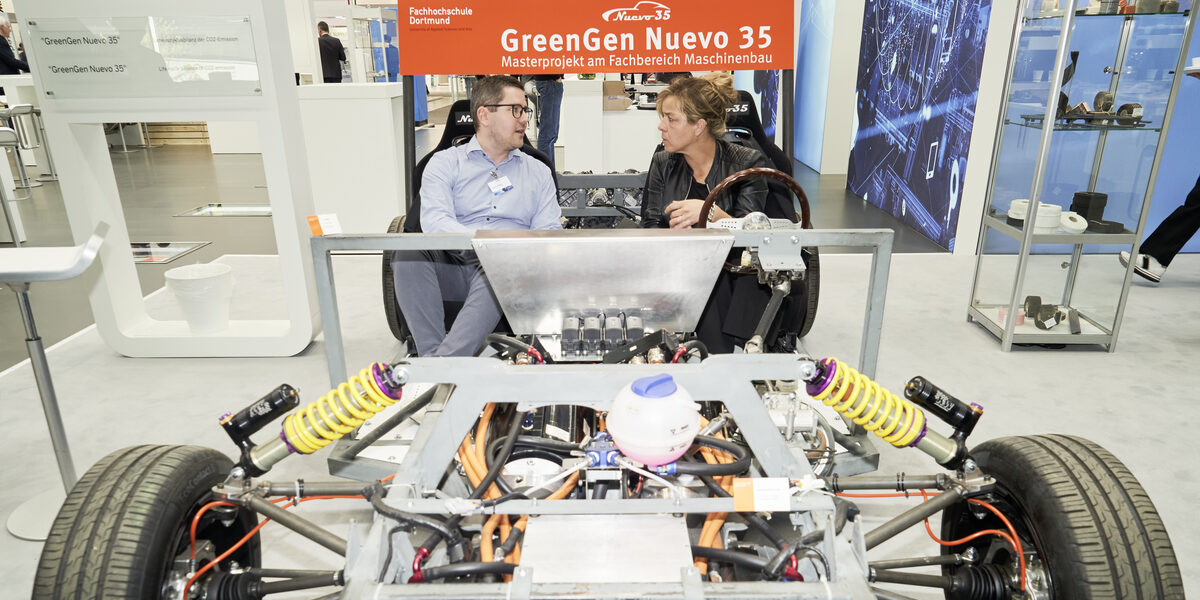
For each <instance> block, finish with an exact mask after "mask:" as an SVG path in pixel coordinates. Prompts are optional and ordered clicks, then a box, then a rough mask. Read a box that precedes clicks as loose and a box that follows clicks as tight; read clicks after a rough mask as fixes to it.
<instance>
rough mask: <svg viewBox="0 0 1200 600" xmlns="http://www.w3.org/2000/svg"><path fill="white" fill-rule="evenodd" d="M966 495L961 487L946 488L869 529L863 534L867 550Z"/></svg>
mask: <svg viewBox="0 0 1200 600" xmlns="http://www.w3.org/2000/svg"><path fill="white" fill-rule="evenodd" d="M965 495H966V491H965V490H964V489H963V488H961V487H954V488H951V489H949V490H946V491H944V492H942V493H940V494H938V495H936V496H934V497H933V498H930V499H929V500H926V501H925V502H922V503H921V504H918V505H916V506H914V507H912V508H910V509H908V510H906V511H904V512H902V513H900V515H899V516H897V517H896V518H894V519H892V520H890V521H888V522H887V523H884V524H883V525H880V526H879V527H876V528H875V529H872V530H871V531H868V532H867V534H866V535H865V536H863V543H865V544H866V546H867V550H870V549H871V548H874V547H875V546H878V545H879V544H882V543H883V542H886V541H888V540H890V539H892V538H893V537H896V535H897V534H899V533H900V532H902V531H904V530H905V529H908V528H909V527H912V526H913V525H916V524H917V523H920V522H921V521H924V520H925V519H928V518H929V517H932V516H933V515H934V514H935V513H937V512H938V511H941V510H942V509H944V508H946V507H948V506H950V505H951V504H954V503H955V502H958V501H959V500H961V499H962V498H963V497H964V496H965Z"/></svg>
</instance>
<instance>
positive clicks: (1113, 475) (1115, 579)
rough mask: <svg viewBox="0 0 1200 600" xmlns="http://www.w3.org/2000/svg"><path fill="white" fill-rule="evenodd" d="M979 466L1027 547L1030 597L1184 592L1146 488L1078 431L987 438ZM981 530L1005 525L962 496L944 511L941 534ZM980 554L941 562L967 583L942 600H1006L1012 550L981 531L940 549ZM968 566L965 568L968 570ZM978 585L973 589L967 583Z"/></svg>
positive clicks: (953, 536)
mask: <svg viewBox="0 0 1200 600" xmlns="http://www.w3.org/2000/svg"><path fill="white" fill-rule="evenodd" d="M971 456H972V458H973V459H974V460H975V461H976V462H977V463H978V465H979V467H980V469H981V470H982V471H983V472H984V473H985V474H987V475H991V476H992V477H994V478H995V479H996V489H995V490H994V491H993V492H992V493H990V494H987V495H986V496H984V497H981V499H982V500H985V501H987V502H989V503H991V504H992V505H993V506H995V507H996V508H997V509H999V510H1000V511H1001V512H1002V513H1004V514H1005V515H1006V516H1007V517H1008V519H1009V520H1010V521H1011V522H1012V524H1013V527H1014V528H1015V529H1016V531H1017V534H1018V535H1019V537H1020V539H1021V543H1022V546H1024V554H1025V559H1026V565H1027V566H1026V579H1027V581H1028V583H1027V589H1028V590H1030V591H1031V592H1033V593H1031V594H1030V595H1029V596H1028V597H1030V598H1052V599H1056V600H1057V599H1072V600H1073V599H1076V598H1078V599H1103V598H1145V599H1151V598H1154V599H1158V598H1179V599H1182V598H1183V579H1182V576H1181V574H1180V571H1179V563H1178V561H1177V560H1176V559H1175V552H1174V550H1173V549H1172V547H1171V540H1170V538H1169V537H1168V536H1167V531H1166V529H1165V528H1164V527H1163V523H1162V519H1161V518H1159V516H1158V512H1157V511H1156V510H1155V508H1154V504H1153V503H1152V502H1151V501H1150V497H1149V496H1148V495H1147V494H1146V491H1145V490H1144V489H1143V488H1142V486H1141V484H1139V483H1138V481H1137V479H1136V478H1134V476H1133V474H1132V473H1130V472H1129V469H1128V468H1126V467H1125V465H1124V464H1122V463H1121V461H1119V460H1117V458H1116V457H1115V456H1113V455H1112V454H1111V453H1109V452H1108V451H1107V450H1105V449H1103V448H1101V447H1100V446H1098V445H1096V444H1094V443H1092V442H1090V441H1088V440H1085V439H1083V438H1079V437H1073V436H1065V435H1035V436H1024V437H1010V438H1000V439H996V440H990V441H988V442H985V443H983V444H980V445H979V446H978V447H976V448H975V449H973V451H972V452H971ZM983 529H1000V530H1004V529H1005V527H1004V525H1003V524H1002V523H1001V522H1000V520H999V519H998V518H996V517H995V516H994V515H992V513H990V512H986V511H985V510H982V509H981V507H979V506H978V505H975V504H968V503H960V504H957V505H954V506H952V507H950V508H949V509H947V510H946V511H944V512H943V514H942V539H945V540H957V539H961V538H963V537H965V536H967V535H970V534H972V533H974V532H977V531H980V530H983ZM966 546H969V547H971V548H973V549H974V552H976V553H978V557H979V559H980V561H981V563H980V564H977V565H974V566H950V567H943V571H944V573H945V574H946V575H950V576H952V577H953V576H955V575H956V574H957V575H959V576H960V579H962V580H971V583H970V584H969V585H967V586H965V588H964V589H959V590H957V591H948V592H947V593H946V597H947V598H952V599H968V598H969V599H983V598H1007V597H1015V596H1016V594H1015V592H1014V591H1013V589H1012V588H1011V584H1009V585H1010V587H1009V588H1008V589H1007V591H1005V589H1004V584H1005V583H1008V582H1011V581H1012V580H1013V579H1014V574H1015V572H1016V570H1017V569H1015V568H1014V565H1015V560H1014V559H1015V553H1014V552H1012V550H1011V549H1010V546H1009V545H1008V544H1007V542H1004V541H1003V540H1002V539H1001V538H999V537H998V536H994V535H986V536H982V537H980V538H976V540H974V541H972V542H968V543H967V544H966V545H960V546H954V547H948V548H943V552H945V553H951V552H966V551H967V550H966ZM968 571H970V572H971V573H968ZM972 587H973V588H974V589H969V588H972Z"/></svg>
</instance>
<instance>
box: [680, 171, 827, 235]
mask: <svg viewBox="0 0 1200 600" xmlns="http://www.w3.org/2000/svg"><path fill="white" fill-rule="evenodd" d="M751 177H766V178H768V179H774V180H776V181H779V182H781V183H783V184H784V185H786V186H788V188H789V189H791V190H792V193H794V194H796V197H797V198H799V199H800V226H801V227H803V228H804V229H812V221H811V220H810V219H809V211H808V196H806V195H805V194H804V188H802V187H800V184H798V183H796V180H795V179H792V178H791V177H789V176H788V175H787V174H786V173H784V172H783V171H778V170H775V169H768V168H766V167H752V168H749V169H742V170H741V171H738V172H737V173H734V174H733V175H730V176H729V177H726V178H725V179H722V180H721V183H718V184H717V187H715V188H713V189H712V191H711V192H709V193H708V197H707V198H705V199H704V206H701V207H700V222H699V226H700V229H704V228H706V227H708V213H710V212H712V205H713V203H714V202H716V201H717V198H720V197H721V194H722V193H724V192H725V189H726V188H728V187H729V186H731V185H733V184H735V183H740V182H742V181H744V180H746V179H750V178H751Z"/></svg>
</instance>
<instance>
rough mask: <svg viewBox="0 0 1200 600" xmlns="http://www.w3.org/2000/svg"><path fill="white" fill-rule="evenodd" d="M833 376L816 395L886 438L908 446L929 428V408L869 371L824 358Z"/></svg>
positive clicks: (818, 398)
mask: <svg viewBox="0 0 1200 600" xmlns="http://www.w3.org/2000/svg"><path fill="white" fill-rule="evenodd" d="M824 366H825V370H826V373H829V372H831V371H832V374H831V375H827V376H828V377H830V378H831V379H832V381H830V382H829V384H828V385H826V386H825V389H823V390H821V391H820V392H819V393H817V394H816V395H814V396H813V398H815V399H817V400H820V401H821V402H824V403H825V406H830V407H833V410H836V411H838V412H839V413H841V414H842V415H844V416H846V417H847V418H849V419H851V420H853V421H854V424H856V425H861V426H862V427H863V429H866V430H867V431H874V432H875V435H877V436H879V437H881V438H883V441H885V442H887V443H889V444H891V445H893V446H895V447H897V448H904V447H906V446H908V445H909V444H911V443H912V442H913V440H915V439H916V438H917V436H918V435H920V434H921V432H922V431H924V430H925V411H923V410H921V409H920V408H919V407H917V406H915V405H914V404H913V403H912V402H910V401H908V400H907V399H905V398H901V397H899V396H897V395H896V394H893V393H892V392H889V391H887V390H886V389H884V388H883V387H882V386H880V385H879V384H878V383H875V382H874V381H872V380H871V379H870V378H868V377H867V376H866V375H863V374H862V373H859V372H858V371H856V370H854V369H852V368H850V367H848V366H846V364H845V363H843V362H841V361H839V360H838V359H836V358H828V359H826V360H825V361H824Z"/></svg>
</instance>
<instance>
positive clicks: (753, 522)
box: [700, 475, 787, 549]
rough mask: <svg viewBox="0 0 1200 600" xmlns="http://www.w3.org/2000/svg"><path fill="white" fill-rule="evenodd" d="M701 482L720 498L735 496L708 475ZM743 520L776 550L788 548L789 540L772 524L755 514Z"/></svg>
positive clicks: (701, 477) (748, 515)
mask: <svg viewBox="0 0 1200 600" xmlns="http://www.w3.org/2000/svg"><path fill="white" fill-rule="evenodd" d="M700 481H702V482H704V485H706V486H708V489H709V490H712V492H713V493H714V494H716V495H717V496H718V497H721V498H732V497H733V494H730V493H729V492H727V491H725V488H723V487H721V485H720V484H719V483H717V482H716V480H715V479H713V478H712V477H710V476H708V475H701V476H700ZM742 519H743V520H745V521H746V524H748V525H750V526H751V527H753V528H755V529H757V530H758V532H759V533H761V534H763V537H766V538H767V540H769V541H770V542H771V544H773V545H774V546H775V547H776V548H779V549H783V548H784V547H785V546H787V540H785V539H783V536H781V535H779V533H777V532H776V531H775V530H774V529H773V528H772V527H771V524H770V523H767V521H766V519H763V518H762V517H760V516H758V515H757V514H755V513H744V514H742Z"/></svg>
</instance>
